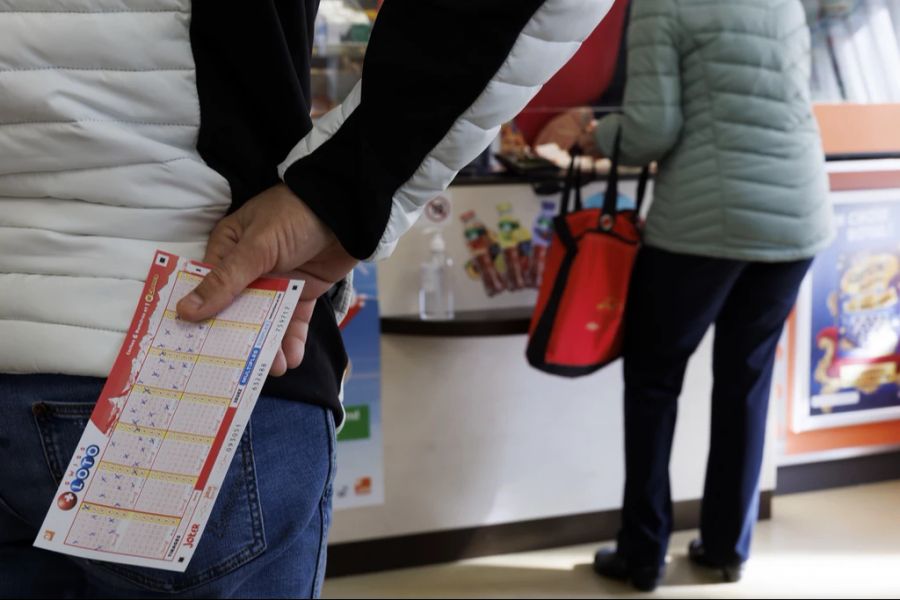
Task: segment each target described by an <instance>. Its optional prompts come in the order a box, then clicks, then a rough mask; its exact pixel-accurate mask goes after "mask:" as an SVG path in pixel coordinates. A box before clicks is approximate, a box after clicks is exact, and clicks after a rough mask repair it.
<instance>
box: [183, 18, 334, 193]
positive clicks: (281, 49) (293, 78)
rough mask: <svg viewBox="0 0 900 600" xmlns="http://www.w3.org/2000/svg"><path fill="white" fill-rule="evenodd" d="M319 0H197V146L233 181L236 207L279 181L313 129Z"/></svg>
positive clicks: (194, 37) (193, 22) (194, 25)
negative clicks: (313, 56)
mask: <svg viewBox="0 0 900 600" xmlns="http://www.w3.org/2000/svg"><path fill="white" fill-rule="evenodd" d="M317 7H318V0H253V2H233V1H230V0H227V1H226V0H193V3H192V14H191V46H192V49H193V53H194V62H195V65H196V73H197V92H198V96H199V100H200V117H201V118H200V135H199V139H198V140H197V148H198V151H199V152H200V155H201V156H202V157H203V159H204V160H205V161H206V162H207V164H209V165H210V166H211V167H212V168H214V169H215V170H216V171H218V172H219V173H221V174H222V175H223V176H224V177H225V178H226V179H228V182H229V183H230V184H231V193H232V197H233V201H234V208H237V207H239V206H240V205H241V204H243V203H244V202H246V201H247V200H249V199H250V198H252V197H253V196H255V195H256V194H258V193H260V192H262V191H263V190H265V189H267V188H269V187H271V186H273V185H275V184H276V183H279V182H280V181H281V180H280V178H279V175H278V165H279V164H280V163H281V162H282V161H283V160H284V157H285V156H286V155H287V154H288V152H290V151H291V148H293V147H294V146H295V145H296V144H297V140H299V139H301V138H303V137H304V136H306V135H307V134H308V133H309V132H310V130H311V129H312V120H311V119H310V116H309V113H310V102H309V88H310V60H311V53H312V39H313V30H314V27H315V19H316V10H317Z"/></svg>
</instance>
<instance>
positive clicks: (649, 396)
mask: <svg viewBox="0 0 900 600" xmlns="http://www.w3.org/2000/svg"><path fill="white" fill-rule="evenodd" d="M811 262H812V261H811V260H802V261H797V262H785V263H760V262H744V261H735V260H724V259H716V258H707V257H700V256H689V255H683V254H675V253H671V252H666V251H663V250H660V249H657V248H652V247H644V248H643V249H642V250H641V252H640V254H639V256H638V259H637V262H636V265H635V270H634V274H633V278H632V284H631V290H630V293H629V300H628V302H629V303H628V308H627V311H626V341H625V350H624V359H625V360H624V368H625V457H626V484H625V500H624V506H623V523H622V530H621V532H620V534H619V550H620V551H621V552H623V553H624V555H625V556H626V557H627V558H628V560H629V563H630V564H631V565H633V566H648V567H649V566H656V565H662V564H663V563H664V561H665V556H666V552H667V550H668V542H669V536H670V534H671V531H672V500H671V493H670V486H669V459H670V455H671V450H672V437H673V435H674V432H675V418H676V414H677V411H678V398H679V396H680V395H681V390H682V383H683V380H684V374H685V370H686V367H687V364H688V359H689V358H690V357H691V355H692V354H693V353H694V351H695V350H696V349H697V346H698V345H699V344H700V342H701V341H702V340H703V337H704V336H705V334H706V332H707V331H708V330H709V327H710V326H711V325H715V349H714V358H713V371H714V379H715V383H714V387H713V394H712V423H711V426H712V437H711V445H710V451H709V458H708V462H707V468H706V489H705V491H704V497H703V505H702V516H701V538H702V540H703V543H704V545H705V547H706V550H707V554H708V555H709V556H710V557H711V558H713V559H714V560H718V561H722V562H734V561H744V560H746V559H747V558H748V555H749V552H750V539H751V535H752V530H753V525H754V523H755V522H756V519H757V514H758V508H759V506H758V498H759V477H760V469H761V467H762V456H763V447H764V444H765V432H766V416H767V413H768V405H769V391H770V387H771V383H772V369H773V364H774V360H775V351H776V347H777V344H778V340H779V338H780V336H781V332H782V329H783V327H784V323H785V321H786V319H787V317H788V316H789V314H790V312H791V310H792V307H793V306H794V303H795V302H796V299H797V293H798V290H799V288H800V284H801V283H802V281H803V278H804V276H805V275H806V272H807V270H808V269H809V266H810V264H811ZM687 400H688V401H700V400H701V399H699V398H690V399H687Z"/></svg>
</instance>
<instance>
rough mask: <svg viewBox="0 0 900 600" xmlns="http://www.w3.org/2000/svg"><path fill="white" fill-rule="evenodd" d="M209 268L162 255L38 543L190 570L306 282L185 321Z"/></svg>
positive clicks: (279, 286)
mask: <svg viewBox="0 0 900 600" xmlns="http://www.w3.org/2000/svg"><path fill="white" fill-rule="evenodd" d="M207 273H208V269H207V268H206V267H205V266H203V265H200V264H198V263H195V262H192V261H189V260H187V259H183V258H179V257H177V256H174V255H172V254H168V253H165V252H158V253H157V254H156V257H155V258H154V261H153V264H152V266H151V268H150V272H149V274H148V276H147V282H146V284H145V286H144V289H143V292H142V294H141V297H140V298H139V299H137V300H138V304H137V308H136V311H135V314H134V318H133V320H132V324H131V327H130V328H129V330H128V333H127V335H126V337H125V342H124V343H123V345H122V348H121V350H120V352H119V355H118V357H117V358H116V361H115V364H114V366H113V368H112V371H111V372H110V375H109V378H108V379H107V382H106V385H105V386H104V388H103V391H102V393H101V395H100V398H99V399H98V401H97V405H96V407H95V409H94V412H93V413H92V415H91V418H90V421H89V422H88V424H87V427H86V428H85V431H84V433H83V435H82V437H81V440H80V442H79V444H78V446H77V447H76V450H75V454H74V456H73V457H72V458H71V460H70V462H69V464H68V466H67V468H66V472H65V474H64V477H63V480H62V482H61V483H60V486H59V489H58V491H57V494H56V496H55V497H54V502H53V504H52V505H51V506H50V509H49V511H48V513H47V516H46V518H45V520H44V523H43V525H42V526H41V529H40V530H39V533H38V537H37V539H36V541H35V546H37V547H39V548H44V549H47V550H53V551H56V552H61V553H64V554H70V555H73V556H78V557H81V558H88V559H93V560H100V561H106V562H115V563H121V564H128V565H134V566H145V567H153V568H157V569H164V570H169V571H179V572H183V571H185V570H186V569H187V567H188V565H189V563H190V560H191V558H192V556H193V554H194V551H195V549H196V548H197V546H198V544H199V542H200V538H201V536H202V535H203V532H204V530H205V528H206V523H207V520H208V519H209V515H210V513H211V512H212V508H213V506H214V504H215V502H216V498H217V497H218V494H219V490H220V489H221V485H222V482H223V480H224V479H225V475H226V473H227V471H228V468H229V466H230V465H231V462H232V459H233V457H234V454H235V452H236V450H237V448H238V444H239V443H240V440H241V437H242V435H243V432H244V429H245V427H246V425H247V423H248V422H249V420H250V414H251V412H252V411H253V407H254V406H255V404H256V400H257V398H258V397H259V394H260V392H261V390H262V386H263V384H264V383H265V380H266V377H267V376H268V372H269V369H270V368H271V364H272V360H273V359H274V357H275V353H276V352H277V350H278V348H279V346H280V345H281V340H282V338H283V336H284V332H285V331H286V329H287V326H288V324H289V322H290V318H291V315H292V314H293V312H294V308H295V307H296V305H297V300H298V299H299V296H300V292H301V291H302V287H303V285H302V282H299V281H291V280H283V279H260V280H258V281H256V282H254V283H253V284H251V285H250V287H249V288H248V289H247V290H245V291H244V292H242V293H241V294H240V295H239V296H238V298H237V299H236V300H235V301H234V302H233V303H232V304H231V306H229V307H228V308H226V309H225V310H224V311H222V312H221V313H220V314H219V315H217V316H216V317H215V318H213V319H209V320H208V321H204V322H201V323H188V322H185V321H182V320H181V319H180V318H179V317H178V315H177V314H176V311H175V307H176V305H177V304H178V302H179V301H180V300H181V299H182V298H183V297H184V296H185V295H187V294H188V293H189V292H190V291H191V290H193V289H194V288H195V287H196V286H197V284H198V283H200V282H201V281H202V280H203V277H204V276H205V275H206V274H207Z"/></svg>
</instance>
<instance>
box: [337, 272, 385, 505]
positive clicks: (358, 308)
mask: <svg viewBox="0 0 900 600" xmlns="http://www.w3.org/2000/svg"><path fill="white" fill-rule="evenodd" d="M354 289H355V291H356V294H355V300H354V303H353V305H352V308H351V310H350V314H349V315H348V316H347V318H346V319H345V320H344V323H343V324H342V330H343V334H344V344H345V346H346V348H347V355H348V357H349V359H350V366H349V373H348V376H347V379H346V381H345V382H344V410H345V411H346V415H347V416H346V420H345V423H344V427H343V429H342V430H341V432H340V434H339V435H338V459H337V463H338V466H337V474H336V476H335V483H334V509H335V510H341V509H348V508H362V507H365V506H376V505H380V504H383V503H384V446H383V440H382V429H381V314H380V311H379V305H378V280H377V272H376V268H375V266H374V265H361V266H359V267H357V268H356V270H355V271H354Z"/></svg>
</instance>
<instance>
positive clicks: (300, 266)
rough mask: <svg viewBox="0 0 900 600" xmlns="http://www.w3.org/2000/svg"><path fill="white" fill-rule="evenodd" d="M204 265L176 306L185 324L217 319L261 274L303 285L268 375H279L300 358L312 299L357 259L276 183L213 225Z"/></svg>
mask: <svg viewBox="0 0 900 600" xmlns="http://www.w3.org/2000/svg"><path fill="white" fill-rule="evenodd" d="M205 262H208V263H210V264H211V265H212V266H213V270H212V271H211V272H210V274H209V275H207V276H206V278H205V279H204V280H203V282H202V283H201V284H200V285H199V286H197V288H196V289H195V290H194V291H193V292H192V293H191V294H189V295H188V296H186V297H185V298H184V299H183V300H182V301H181V302H179V304H178V314H179V315H180V316H181V317H182V318H183V319H185V320H187V321H203V320H205V319H209V318H210V317H213V316H215V315H217V314H218V313H220V312H221V311H222V310H224V309H225V308H227V307H228V306H229V305H230V304H231V303H232V302H233V301H234V299H235V298H236V297H237V295H238V294H240V293H241V292H242V291H243V290H244V289H245V288H246V287H247V286H248V285H250V284H251V283H252V282H253V281H255V280H256V279H258V278H259V277H261V276H263V275H268V274H280V275H284V276H290V277H295V278H299V279H304V280H305V281H306V286H305V287H304V289H303V295H302V297H301V301H300V303H299V304H298V305H297V309H296V310H295V311H294V316H293V318H292V320H291V324H290V326H289V327H288V331H287V333H286V335H285V338H284V342H282V347H281V350H280V351H279V354H278V356H277V357H276V359H275V362H274V364H273V366H272V371H271V373H272V375H283V374H284V373H285V371H287V369H292V368H296V367H298V366H299V365H300V362H301V361H302V360H303V348H304V346H305V344H306V335H307V332H308V330H309V321H310V319H311V318H312V313H313V309H314V308H315V300H316V298H318V297H319V296H321V295H322V294H324V293H325V292H327V291H328V290H329V289H330V288H331V286H332V285H334V284H335V283H337V282H338V281H340V280H341V279H343V278H344V277H345V276H346V275H347V274H348V273H349V272H350V271H351V270H352V269H353V267H354V266H355V265H356V262H357V261H356V259H354V258H353V257H352V256H350V255H349V254H347V251H346V250H344V248H343V247H342V246H341V245H340V243H339V242H338V241H337V238H336V237H335V236H334V234H333V233H332V232H331V231H330V230H329V229H328V227H327V226H326V225H325V224H324V223H322V221H321V220H319V218H318V217H317V216H316V215H315V214H314V213H313V212H312V211H311V210H310V209H309V207H307V206H306V205H305V204H303V202H302V201H301V200H300V199H299V198H297V196H295V195H294V193H293V192H291V190H290V188H288V187H287V186H286V185H284V184H279V185H277V186H275V187H273V188H270V189H268V190H266V191H265V192H263V193H262V194H260V195H258V196H256V197H255V198H253V199H251V200H250V201H249V202H247V204H245V205H244V206H243V207H241V208H240V209H239V210H238V211H237V212H235V213H234V214H232V215H229V216H228V217H225V218H224V219H222V220H221V221H220V222H219V224H218V225H217V226H216V228H215V229H214V230H213V232H212V234H211V235H210V238H209V243H208V244H207V247H206V257H205Z"/></svg>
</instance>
